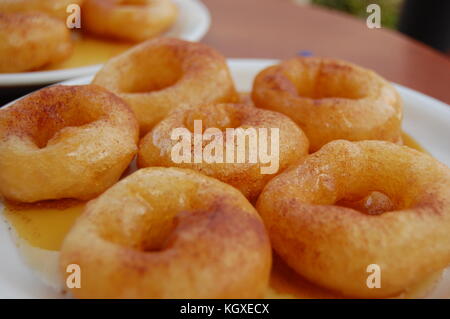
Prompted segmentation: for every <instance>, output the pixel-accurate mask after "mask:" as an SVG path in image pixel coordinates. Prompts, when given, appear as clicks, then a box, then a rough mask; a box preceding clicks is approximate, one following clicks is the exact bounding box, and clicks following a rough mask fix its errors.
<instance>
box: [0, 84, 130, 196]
mask: <svg viewBox="0 0 450 319" xmlns="http://www.w3.org/2000/svg"><path fill="white" fill-rule="evenodd" d="M137 139H138V125H137V122H136V119H135V118H134V116H133V113H132V112H131V110H130V109H129V107H128V106H127V105H126V104H125V102H123V101H122V100H121V99H120V98H118V97H117V96H115V95H114V94H112V93H109V92H107V91H106V90H105V89H103V88H101V87H98V86H95V85H86V86H61V85H59V86H53V87H49V88H45V89H42V90H40V91H37V92H35V93H32V94H30V95H28V96H26V97H25V98H23V99H21V100H19V101H18V102H16V103H15V104H14V105H12V106H11V107H8V108H4V109H2V110H0V194H1V195H3V196H4V197H5V198H7V199H10V200H13V201H19V202H36V201H40V200H47V199H60V198H76V199H83V200H86V199H90V198H93V197H95V196H97V195H98V194H100V193H102V192H103V191H104V190H105V189H106V188H108V187H109V186H111V185H112V184H114V183H115V182H116V181H117V180H118V179H119V177H120V175H121V174H122V172H123V171H124V170H125V169H126V168H127V166H128V164H129V163H130V161H131V160H132V158H133V156H134V155H135V153H136V151H137V145H136V144H137Z"/></svg>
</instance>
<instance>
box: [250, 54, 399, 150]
mask: <svg viewBox="0 0 450 319" xmlns="http://www.w3.org/2000/svg"><path fill="white" fill-rule="evenodd" d="M252 98H253V101H254V103H255V105H256V106H257V107H261V108H265V109H270V110H273V111H278V112H281V113H284V114H286V115H288V116H289V117H290V118H291V119H293V120H294V121H295V122H296V123H297V124H298V125H299V126H300V127H301V128H302V129H303V131H304V132H305V134H306V136H308V139H309V141H310V143H311V145H310V151H312V152H314V151H317V150H318V149H319V148H320V147H321V146H322V145H324V144H326V143H328V142H330V141H333V140H337V139H346V140H351V141H359V140H386V141H390V142H400V141H401V121H402V102H401V99H400V96H399V95H398V93H397V91H396V90H395V88H394V87H393V86H392V85H391V84H389V83H388V82H387V81H386V80H384V79H383V78H381V77H380V76H379V75H377V74H376V73H374V72H372V71H370V70H367V69H364V68H361V67H359V66H356V65H354V64H351V63H348V62H344V61H339V60H334V59H328V58H316V57H313V58H300V57H298V58H293V59H290V60H287V61H283V62H281V63H280V64H279V65H275V66H271V67H268V68H267V69H265V70H263V71H262V72H260V73H259V74H258V75H257V77H256V78H255V81H254V84H253V92H252Z"/></svg>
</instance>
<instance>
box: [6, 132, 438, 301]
mask: <svg viewBox="0 0 450 319" xmlns="http://www.w3.org/2000/svg"><path fill="white" fill-rule="evenodd" d="M403 141H404V144H405V145H407V146H409V147H412V148H415V149H417V150H419V151H424V149H423V148H422V147H421V146H420V145H419V144H418V143H417V142H416V141H414V139H412V138H411V137H409V136H408V135H407V134H403ZM132 170H133V169H131V171H132ZM131 171H130V172H131ZM130 172H127V173H124V176H126V175H127V174H128V173H130ZM84 207H85V203H84V202H79V201H75V200H59V201H47V202H41V203H37V204H12V203H7V202H6V203H5V205H4V212H3V214H4V216H5V218H6V219H7V221H8V222H9V224H10V225H11V227H12V232H13V237H17V238H16V239H17V240H16V243H17V242H20V243H21V244H20V246H21V247H19V250H20V252H21V254H22V255H25V256H24V258H25V260H26V262H27V263H28V264H29V265H30V266H31V267H33V268H34V269H35V270H36V271H37V273H38V275H40V277H41V278H42V279H43V280H44V281H45V282H47V283H48V284H50V285H51V286H53V287H61V285H60V283H58V280H59V275H58V274H57V272H58V267H57V262H58V256H59V253H58V251H59V249H60V248H61V245H62V242H63V240H64V237H65V235H66V234H67V232H68V231H69V230H70V228H71V227H72V225H73V224H74V223H75V221H76V218H77V217H78V216H80V215H81V214H82V212H83V210H84ZM440 276H441V274H440V273H439V274H435V275H433V276H430V278H428V279H427V280H425V281H424V282H422V283H420V284H419V285H417V286H416V287H412V288H411V289H408V291H407V292H405V293H404V294H402V295H401V296H399V297H400V298H419V297H423V296H424V295H426V294H427V292H429V291H430V290H431V289H432V288H433V287H434V285H435V284H436V282H437V281H438V280H439V279H440ZM269 286H270V287H269V289H268V291H267V293H266V296H265V297H267V298H344V297H343V296H340V295H338V294H336V293H333V292H330V291H327V290H326V289H323V288H320V287H318V286H316V285H314V284H311V283H309V282H308V281H306V280H305V279H303V278H302V277H301V276H299V275H298V274H296V273H295V271H293V270H292V269H290V268H289V267H288V266H287V265H286V264H285V263H284V262H283V261H282V260H281V259H280V258H279V257H277V256H276V255H275V254H274V263H273V269H272V274H271V278H270V285H269Z"/></svg>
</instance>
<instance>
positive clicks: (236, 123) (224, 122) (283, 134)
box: [138, 104, 309, 201]
mask: <svg viewBox="0 0 450 319" xmlns="http://www.w3.org/2000/svg"><path fill="white" fill-rule="evenodd" d="M196 121H198V122H197V123H199V122H200V124H199V125H201V126H202V127H201V128H199V130H200V133H203V134H205V133H206V134H209V133H207V130H208V129H211V128H212V129H214V130H215V131H214V132H211V134H212V135H211V136H210V137H208V140H205V141H204V142H203V143H202V144H201V145H200V146H201V148H202V153H205V154H206V152H207V149H209V148H211V147H212V146H214V143H220V146H218V148H219V149H220V151H217V153H219V154H221V155H219V157H215V153H216V151H214V152H213V151H211V155H212V156H211V158H206V156H203V158H202V159H201V161H200V162H199V163H197V162H195V160H194V158H195V153H196V152H197V151H196V149H195V146H194V141H193V138H192V139H191V142H192V144H193V145H192V147H191V149H190V151H191V152H190V154H189V155H191V154H192V155H191V157H190V158H191V161H189V162H181V163H180V162H177V161H174V158H173V150H174V147H176V144H179V143H180V142H181V141H180V140H179V139H173V138H172V134H173V132H174V131H175V130H177V129H178V130H179V129H180V128H185V129H186V130H187V131H188V132H190V133H192V134H194V133H196V131H195V125H196V124H195V123H196ZM229 129H233V130H234V129H236V130H239V129H242V133H246V132H248V133H249V135H248V136H249V137H248V139H247V140H245V141H246V145H245V146H243V147H242V150H244V158H243V160H242V162H238V161H237V160H236V159H237V153H238V152H239V147H240V146H239V144H238V138H239V137H235V138H233V137H232V136H233V133H230V132H229V131H227V130H229ZM260 129H262V130H264V132H261V131H260ZM273 129H276V130H277V132H273ZM234 132H237V131H234ZM251 133H254V141H256V142H255V143H254V144H251V138H252V137H251ZM235 134H239V133H235ZM264 134H265V135H264ZM205 136H206V135H205ZM213 136H214V137H213ZM260 139H261V141H263V142H265V146H263V145H261V143H260V142H259V141H260ZM256 143H260V144H256ZM253 145H255V146H256V147H252V146H253ZM244 147H245V148H244ZM263 147H267V149H263ZM272 147H273V150H272V149H271V148H272ZM275 147H276V148H277V151H276V152H275ZM308 147H309V144H308V140H307V138H306V136H305V134H304V133H303V132H302V130H301V129H300V128H299V127H298V126H297V125H296V124H295V123H294V122H292V121H291V120H290V119H289V118H288V117H287V116H285V115H283V114H280V113H278V112H272V111H268V110H261V109H257V108H255V107H253V106H251V105H247V104H202V105H197V106H193V107H181V108H178V109H176V110H174V111H173V112H172V113H170V114H169V115H168V116H167V117H166V118H165V119H164V120H162V121H161V122H160V123H159V124H158V125H157V126H156V127H154V128H153V130H152V131H151V132H149V133H148V134H147V135H146V136H145V137H144V138H143V139H142V140H141V141H140V144H139V155H138V165H139V166H140V167H148V166H166V167H170V166H176V167H184V168H191V169H194V170H197V171H199V172H201V173H203V174H206V175H208V176H211V177H215V178H217V179H219V180H221V181H223V182H225V183H227V184H230V185H232V186H234V187H236V188H237V189H239V190H240V191H241V192H242V193H243V194H244V195H245V196H246V197H247V198H249V199H250V200H251V201H253V200H255V199H256V198H257V196H258V195H259V193H260V192H261V190H262V188H263V187H264V185H265V184H266V183H267V182H268V181H269V180H270V179H271V178H273V176H275V175H277V174H278V173H279V172H282V171H283V170H284V169H285V168H287V167H288V166H289V165H291V164H293V163H295V162H296V161H298V160H299V159H300V158H301V157H303V156H305V155H307V154H308ZM228 149H232V150H233V158H232V160H231V161H229V160H228V156H229V155H227V150H228ZM208 154H209V153H208ZM266 155H269V156H271V159H273V161H272V160H270V161H269V160H267V161H266V162H264V161H265V160H263V159H262V158H263V157H262V156H266ZM252 156H254V160H252ZM275 156H276V158H275ZM264 168H265V169H264Z"/></svg>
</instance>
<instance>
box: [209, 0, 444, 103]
mask: <svg viewBox="0 0 450 319" xmlns="http://www.w3.org/2000/svg"><path fill="white" fill-rule="evenodd" d="M203 2H204V3H205V5H206V6H207V7H208V8H209V10H210V12H211V16H212V25H211V29H210V31H209V32H208V34H207V35H206V37H205V38H204V39H203V41H202V42H204V43H206V44H209V45H211V46H213V47H215V48H216V49H218V50H219V51H220V52H222V53H223V54H224V55H226V56H227V57H230V58H278V59H284V58H289V57H292V56H294V55H296V54H297V53H298V52H299V51H311V52H312V53H313V54H314V55H316V56H327V57H334V58H340V59H344V60H347V61H351V62H354V63H356V64H359V65H361V66H364V67H367V68H370V69H373V70H375V71H376V72H378V73H379V74H381V75H382V76H384V77H385V78H387V79H389V80H390V81H393V82H396V83H399V84H402V85H405V86H408V87H410V88H412V89H415V90H417V91H420V92H423V93H425V94H427V95H430V96H432V97H434V98H437V99H439V100H441V101H443V102H446V103H447V104H450V59H449V58H448V57H447V56H445V55H443V54H441V53H439V52H438V51H435V50H433V49H431V48H429V47H426V46H425V45H423V44H421V43H419V42H417V41H415V40H412V39H410V38H408V37H406V36H404V35H402V34H400V33H399V32H396V31H393V30H388V29H384V28H381V29H369V28H367V26H366V23H365V20H359V19H356V18H354V17H352V16H349V15H347V14H345V13H341V12H338V11H331V10H328V9H325V8H322V7H316V6H310V5H302V6H299V5H296V4H294V3H293V2H292V1H290V0H203Z"/></svg>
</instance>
